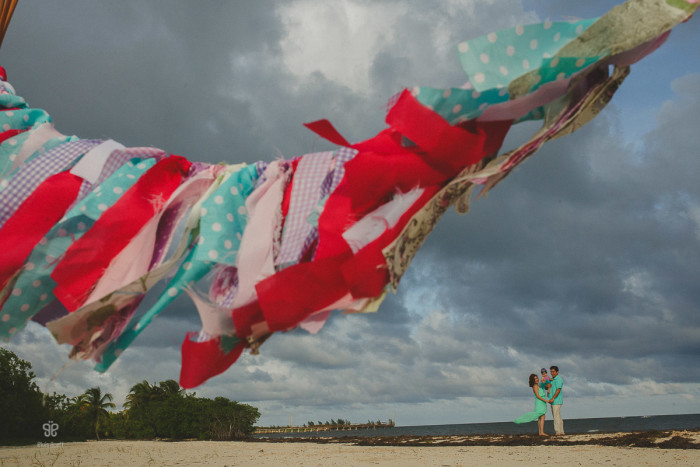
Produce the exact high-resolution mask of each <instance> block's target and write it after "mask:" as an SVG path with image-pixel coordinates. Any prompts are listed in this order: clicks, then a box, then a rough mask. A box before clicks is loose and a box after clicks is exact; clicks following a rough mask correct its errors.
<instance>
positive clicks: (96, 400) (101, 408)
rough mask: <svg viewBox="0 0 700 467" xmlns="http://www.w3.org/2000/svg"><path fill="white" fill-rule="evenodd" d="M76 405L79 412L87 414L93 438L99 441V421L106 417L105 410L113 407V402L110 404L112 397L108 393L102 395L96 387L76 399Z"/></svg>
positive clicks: (100, 390)
mask: <svg viewBox="0 0 700 467" xmlns="http://www.w3.org/2000/svg"><path fill="white" fill-rule="evenodd" d="M78 403H79V405H80V408H81V410H85V411H86V412H87V414H88V417H89V418H90V423H91V424H92V427H93V428H94V430H95V438H97V439H98V440H99V439H100V434H99V426H100V420H101V419H103V418H105V417H106V416H107V415H108V413H107V409H113V408H114V407H115V406H114V402H112V395H111V394H110V393H108V392H106V393H104V394H102V389H100V388H99V386H97V387H94V388H90V389H88V390H87V391H85V394H83V395H81V396H80V397H79V398H78Z"/></svg>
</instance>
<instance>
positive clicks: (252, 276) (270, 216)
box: [231, 161, 287, 308]
mask: <svg viewBox="0 0 700 467" xmlns="http://www.w3.org/2000/svg"><path fill="white" fill-rule="evenodd" d="M264 177H265V182H264V183H263V184H262V185H260V186H259V187H258V188H256V189H255V191H253V192H252V193H251V194H250V196H249V197H248V199H247V200H246V203H245V205H246V210H247V211H248V224H247V225H246V228H245V231H244V232H243V237H242V238H241V246H240V248H239V250H238V256H237V258H236V267H237V268H238V278H239V283H238V294H237V295H236V297H235V298H234V300H233V305H232V307H231V308H238V307H240V306H243V305H246V304H248V303H250V302H252V301H253V300H255V299H256V298H257V292H256V291H255V284H257V283H258V282H259V281H261V280H262V279H265V278H267V277H269V276H271V275H273V274H274V273H275V267H274V258H273V256H274V254H273V247H274V242H275V240H274V239H275V237H276V232H275V231H276V229H278V228H279V226H280V221H281V219H280V218H281V211H280V205H281V203H282V197H283V196H284V188H285V186H286V183H287V177H286V171H285V167H284V161H275V162H273V163H271V164H270V165H268V166H267V169H266V170H265V173H264Z"/></svg>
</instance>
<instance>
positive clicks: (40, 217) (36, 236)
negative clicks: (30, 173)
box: [0, 172, 83, 288]
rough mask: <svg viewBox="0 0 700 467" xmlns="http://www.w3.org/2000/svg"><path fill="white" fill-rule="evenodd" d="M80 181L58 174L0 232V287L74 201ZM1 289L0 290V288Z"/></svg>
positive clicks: (69, 174) (80, 179) (18, 209)
mask: <svg viewBox="0 0 700 467" xmlns="http://www.w3.org/2000/svg"><path fill="white" fill-rule="evenodd" d="M82 182H83V179H82V178H81V177H78V176H77V175H73V174H72V173H70V172H61V173H58V174H55V175H52V176H50V177H49V178H47V179H46V180H44V181H43V182H42V183H41V184H40V185H39V186H38V187H37V188H36V189H35V190H34V191H33V192H32V194H31V195H29V196H28V197H27V199H25V200H24V202H23V203H22V204H21V205H20V206H19V208H17V211H15V213H14V214H13V215H12V217H10V218H9V219H8V220H7V222H5V225H3V226H2V229H0V245H2V246H3V253H2V259H0V285H2V286H4V285H5V283H6V282H7V281H8V280H9V279H10V277H12V275H13V274H14V273H15V272H17V270H18V269H19V268H20V267H21V266H22V264H24V262H25V261H26V259H27V257H28V256H29V254H30V253H31V252H32V250H33V249H34V247H35V246H36V245H37V243H39V241H40V240H41V239H42V237H43V236H44V235H46V233H47V232H48V231H49V230H51V228H52V227H53V226H54V225H55V224H56V223H57V222H58V221H59V220H61V218H62V217H63V215H64V214H65V213H66V210H68V208H69V207H70V205H71V204H72V203H73V202H74V201H75V198H76V197H77V196H78V192H79V191H80V185H81V184H82ZM0 288H1V287H0Z"/></svg>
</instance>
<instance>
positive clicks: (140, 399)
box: [124, 379, 156, 409]
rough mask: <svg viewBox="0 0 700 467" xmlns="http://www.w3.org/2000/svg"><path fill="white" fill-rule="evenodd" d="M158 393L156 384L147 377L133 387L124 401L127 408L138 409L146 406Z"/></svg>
mask: <svg viewBox="0 0 700 467" xmlns="http://www.w3.org/2000/svg"><path fill="white" fill-rule="evenodd" d="M155 394H156V388H155V386H151V384H150V383H149V382H148V381H146V380H145V379H144V380H143V381H141V382H140V383H137V384H135V385H133V386H132V387H131V389H130V390H129V394H127V396H126V402H125V403H124V408H125V409H138V408H141V407H143V406H145V405H146V404H147V403H148V402H149V401H150V400H152V399H153V398H154V396H155Z"/></svg>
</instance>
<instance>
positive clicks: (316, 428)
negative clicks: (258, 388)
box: [253, 420, 395, 434]
mask: <svg viewBox="0 0 700 467" xmlns="http://www.w3.org/2000/svg"><path fill="white" fill-rule="evenodd" d="M394 426H395V423H394V421H393V420H389V421H388V422H387V423H381V422H378V423H361V424H345V425H313V426H279V427H268V428H262V427H261V428H256V429H255V431H254V432H253V434H266V433H306V432H311V433H313V432H320V431H357V430H380V429H382V428H393V427H394Z"/></svg>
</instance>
